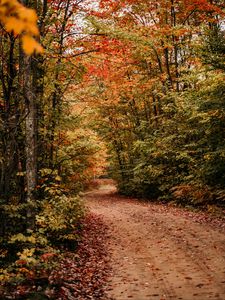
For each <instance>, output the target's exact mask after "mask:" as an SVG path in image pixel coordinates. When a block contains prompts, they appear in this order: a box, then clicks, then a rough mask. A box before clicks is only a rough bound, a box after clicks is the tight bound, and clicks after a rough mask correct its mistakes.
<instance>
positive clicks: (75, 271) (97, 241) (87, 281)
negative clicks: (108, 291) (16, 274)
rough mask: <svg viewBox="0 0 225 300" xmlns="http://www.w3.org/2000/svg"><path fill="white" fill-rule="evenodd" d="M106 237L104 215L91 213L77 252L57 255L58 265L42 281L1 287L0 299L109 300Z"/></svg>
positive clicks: (106, 230) (85, 223)
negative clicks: (106, 290)
mask: <svg viewBox="0 0 225 300" xmlns="http://www.w3.org/2000/svg"><path fill="white" fill-rule="evenodd" d="M107 239H108V228H107V225H105V224H104V223H103V221H102V218H101V217H98V216H96V215H93V214H88V215H87V217H86V218H85V220H84V221H83V228H82V239H81V241H80V242H79V245H78V248H77V251H75V252H71V251H70V252H69V251H67V252H64V254H63V255H62V257H61V259H60V258H59V257H57V258H56V261H57V267H56V268H55V269H54V270H53V271H51V272H50V274H46V276H45V277H44V278H42V280H35V281H34V280H28V281H27V282H24V283H23V284H17V285H14V286H12V285H10V286H8V288H7V287H5V288H4V289H3V290H2V292H1V290H0V299H1V300H3V299H24V300H25V299H26V300H35V299H36V300H44V299H58V300H70V299H71V300H75V299H76V300H88V299H104V300H106V299H107V296H106V295H105V288H104V287H105V281H106V280H107V277H108V274H109V272H110V268H109V264H108V252H107V247H103V245H106V240H107ZM59 260H60V263H58V262H59Z"/></svg>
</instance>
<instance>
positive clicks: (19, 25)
mask: <svg viewBox="0 0 225 300" xmlns="http://www.w3.org/2000/svg"><path fill="white" fill-rule="evenodd" d="M24 27H25V26H24V23H23V22H21V21H20V20H19V19H17V18H15V17H10V18H8V19H7V21H6V22H5V29H6V30H7V31H8V32H10V31H13V32H14V34H21V33H22V32H23V31H24V30H25V28H24Z"/></svg>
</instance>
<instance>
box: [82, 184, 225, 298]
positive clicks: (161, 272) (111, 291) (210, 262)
mask: <svg viewBox="0 0 225 300" xmlns="http://www.w3.org/2000/svg"><path fill="white" fill-rule="evenodd" d="M86 202H87V206H88V207H89V208H90V210H91V212H92V213H94V214H97V215H101V216H102V217H103V219H104V221H105V222H106V223H107V224H108V225H109V228H110V231H111V238H110V240H109V245H110V249H111V250H112V268H113V274H112V276H111V278H110V284H109V287H108V291H107V294H108V295H109V297H111V298H112V299H115V300H127V299H134V300H167V299H173V300H177V299H183V300H206V299H213V300H218V299H220V300H223V299H225V228H224V224H223V223H222V221H219V220H218V223H217V222H210V221H208V220H207V219H204V215H201V213H191V212H188V211H185V210H183V209H178V208H174V207H171V206H167V205H160V204H153V203H145V202H140V201H137V200H135V199H129V198H126V197H122V196H119V195H117V194H116V188H115V187H114V186H113V185H112V184H108V185H107V184H106V185H103V186H101V187H100V189H99V190H95V191H91V192H89V193H87V194H86Z"/></svg>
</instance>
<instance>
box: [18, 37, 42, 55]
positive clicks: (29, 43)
mask: <svg viewBox="0 0 225 300" xmlns="http://www.w3.org/2000/svg"><path fill="white" fill-rule="evenodd" d="M22 43H23V44H22V45H23V50H24V52H25V53H26V54H27V55H31V54H33V53H34V52H37V53H42V52H43V51H44V50H43V48H42V46H41V45H40V44H39V43H38V42H37V41H36V40H35V39H34V38H33V37H31V36H29V35H24V36H23V37H22Z"/></svg>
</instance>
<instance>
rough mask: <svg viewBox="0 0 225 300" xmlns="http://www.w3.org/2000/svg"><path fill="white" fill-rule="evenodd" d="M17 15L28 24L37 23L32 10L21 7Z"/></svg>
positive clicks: (35, 15)
mask: <svg viewBox="0 0 225 300" xmlns="http://www.w3.org/2000/svg"><path fill="white" fill-rule="evenodd" d="M18 15H19V18H20V19H22V20H26V21H28V22H29V23H34V24H35V23H36V22H37V14H36V12H35V10H33V9H30V8H26V7H21V8H20V9H19V10H18Z"/></svg>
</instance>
